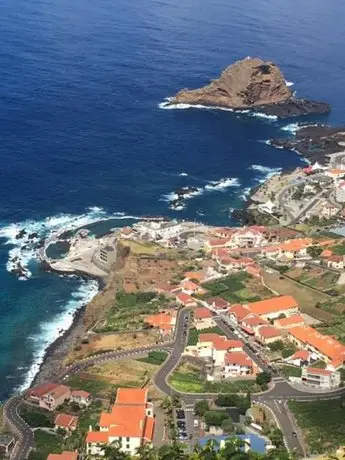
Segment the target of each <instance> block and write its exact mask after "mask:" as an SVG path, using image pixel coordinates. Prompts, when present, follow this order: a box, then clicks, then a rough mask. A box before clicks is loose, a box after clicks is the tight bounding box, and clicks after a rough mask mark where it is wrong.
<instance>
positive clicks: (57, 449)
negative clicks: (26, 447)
mask: <svg viewBox="0 0 345 460" xmlns="http://www.w3.org/2000/svg"><path fill="white" fill-rule="evenodd" d="M63 445H64V443H63V437H62V436H60V435H57V434H56V435H55V434H50V433H46V432H45V431H41V430H37V431H35V450H33V451H31V453H30V456H29V460H47V457H48V455H49V454H50V453H54V454H60V453H61V452H62V451H63Z"/></svg>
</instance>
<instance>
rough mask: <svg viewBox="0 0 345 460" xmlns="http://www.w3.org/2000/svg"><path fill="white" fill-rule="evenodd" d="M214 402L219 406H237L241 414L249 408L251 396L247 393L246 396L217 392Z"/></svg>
mask: <svg viewBox="0 0 345 460" xmlns="http://www.w3.org/2000/svg"><path fill="white" fill-rule="evenodd" d="M215 403H216V405H217V406H219V407H234V406H235V407H237V408H238V410H239V411H240V413H241V414H242V415H244V414H245V413H246V411H247V410H248V409H249V408H250V405H251V396H250V393H247V395H246V396H242V395H237V394H219V395H218V397H217V399H216V400H215Z"/></svg>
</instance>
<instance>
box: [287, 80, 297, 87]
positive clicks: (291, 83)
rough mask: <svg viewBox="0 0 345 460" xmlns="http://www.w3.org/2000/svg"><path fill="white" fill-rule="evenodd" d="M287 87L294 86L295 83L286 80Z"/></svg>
mask: <svg viewBox="0 0 345 460" xmlns="http://www.w3.org/2000/svg"><path fill="white" fill-rule="evenodd" d="M285 84H286V86H293V85H294V84H295V83H294V82H293V81H289V80H285Z"/></svg>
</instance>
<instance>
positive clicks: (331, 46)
mask: <svg viewBox="0 0 345 460" xmlns="http://www.w3.org/2000/svg"><path fill="white" fill-rule="evenodd" d="M344 17H345V4H342V2H339V1H338V0H329V1H328V2H324V1H322V0H314V1H313V2H310V1H308V0H290V1H287V0H246V1H245V2H233V1H229V0H215V1H214V2H211V3H210V2H208V1H206V0H198V1H195V0H187V1H183V2H181V1H179V0H141V1H140V2H128V1H126V0H98V1H97V2H96V1H94V0H73V1H71V0H11V1H7V2H1V3H0V37H1V47H0V155H1V156H0V158H1V168H0V175H1V178H0V179H1V180H0V243H1V245H0V288H1V291H0V321H1V332H2V333H1V335H0V350H1V353H0V400H1V399H4V398H5V397H7V396H8V395H9V394H10V393H11V392H12V391H14V390H18V389H20V388H23V387H25V386H26V385H28V384H29V383H30V381H31V379H32V377H33V375H34V374H35V372H36V371H37V366H38V365H39V362H40V360H41V359H42V357H43V354H44V349H45V347H46V346H47V345H49V343H50V342H52V341H53V340H54V339H55V338H56V337H57V336H58V334H59V330H60V329H64V328H67V327H68V325H69V324H70V322H71V318H72V315H71V313H73V312H74V311H75V309H76V308H77V307H78V306H80V305H82V304H83V302H85V301H86V300H88V299H90V298H91V297H92V295H94V293H95V292H96V291H97V286H96V285H95V283H94V282H92V281H90V282H86V281H80V280H78V279H75V278H63V277H58V276H56V275H52V274H46V273H43V272H42V271H41V269H40V268H39V266H38V264H37V262H36V254H35V251H34V250H33V248H32V246H31V245H30V243H29V242H28V241H26V240H25V239H24V240H17V239H16V238H15V236H16V234H17V233H18V231H19V230H20V229H22V228H26V229H28V231H30V232H33V231H37V232H38V234H39V237H41V236H45V235H49V234H51V233H52V232H53V231H56V230H59V229H60V228H61V227H63V226H67V227H70V226H72V227H78V226H79V225H83V224H86V223H88V222H92V221H95V220H97V219H98V218H100V217H102V216H103V217H109V216H113V217H114V218H115V222H118V225H122V224H124V223H128V222H133V221H134V218H136V217H140V216H143V215H148V214H160V215H169V216H176V217H178V218H188V219H193V220H198V221H204V222H208V223H212V224H232V223H233V222H231V220H230V218H229V213H230V210H231V208H235V207H239V206H241V204H242V203H243V198H244V195H245V193H248V189H249V188H250V187H252V186H254V185H256V184H257V183H258V182H259V181H260V180H261V181H262V180H264V178H265V177H266V176H267V174H269V173H272V171H275V170H278V169H279V168H286V167H293V166H296V165H298V164H301V163H302V162H301V159H300V158H299V157H298V156H297V155H296V154H294V153H292V152H287V151H282V150H274V149H273V148H271V147H270V146H268V145H266V144H265V142H264V141H266V140H267V139H269V138H270V137H272V136H278V135H279V136H288V135H292V134H291V131H292V130H293V125H291V123H295V122H296V120H284V121H283V122H279V121H277V120H272V119H264V118H259V117H252V116H250V115H238V114H237V115H236V114H234V113H231V112H227V111H219V110H205V109H195V108H194V109H191V108H189V109H187V108H185V109H181V108H180V109H177V108H176V109H170V110H164V109H163V108H161V107H162V106H160V104H162V103H163V102H164V100H165V98H166V97H169V96H171V95H173V94H174V93H176V91H177V90H179V89H181V88H184V87H189V88H195V87H199V86H201V85H204V84H205V83H207V82H208V81H209V80H210V79H212V78H215V77H216V76H217V75H219V73H220V71H221V70H222V69H223V68H225V67H226V66H227V65H229V64H230V63H232V62H233V61H235V60H237V59H241V58H244V57H246V56H248V55H249V56H260V57H263V58H266V59H271V60H274V61H275V62H276V63H277V64H279V66H280V67H281V68H282V70H283V72H284V75H285V77H286V80H287V81H289V82H293V83H294V86H293V88H294V89H295V90H296V91H297V94H298V95H304V96H306V97H309V98H315V99H320V100H325V101H328V102H330V103H331V104H332V106H333V111H332V113H331V115H330V116H329V117H328V122H329V123H332V124H340V123H344V122H345V113H344V107H345V91H344V82H345V60H344V43H345V29H344V24H343V18H344ZM321 121H327V119H325V118H323V119H322V120H321ZM220 179H226V181H225V182H224V183H225V186H224V187H222V188H218V189H217V190H212V191H211V190H209V189H208V188H207V185H208V184H210V181H218V180H220ZM188 185H196V186H198V187H199V188H200V189H201V193H200V194H199V196H195V197H193V198H192V199H190V200H188V201H187V205H186V208H185V209H184V210H181V211H179V212H178V211H173V210H171V209H169V196H170V195H171V193H172V192H173V191H174V190H175V189H176V188H178V187H180V186H188ZM169 194H170V195H169ZM15 257H19V259H20V260H21V263H22V264H23V265H24V267H25V268H26V269H27V270H28V273H29V272H30V274H31V277H30V279H28V280H26V281H25V280H18V279H17V278H16V277H15V276H14V275H12V274H11V273H10V272H9V271H10V269H11V266H12V262H13V259H14V258H15Z"/></svg>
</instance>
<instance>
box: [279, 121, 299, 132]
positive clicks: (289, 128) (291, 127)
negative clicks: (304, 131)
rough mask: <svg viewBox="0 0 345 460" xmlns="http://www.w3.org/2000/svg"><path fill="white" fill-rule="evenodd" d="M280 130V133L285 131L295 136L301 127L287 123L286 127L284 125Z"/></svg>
mask: <svg viewBox="0 0 345 460" xmlns="http://www.w3.org/2000/svg"><path fill="white" fill-rule="evenodd" d="M280 129H281V130H282V131H287V132H289V133H292V134H296V133H297V131H299V130H300V129H301V126H300V125H299V124H298V123H289V124H288V125H285V126H283V127H282V128H280Z"/></svg>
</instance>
